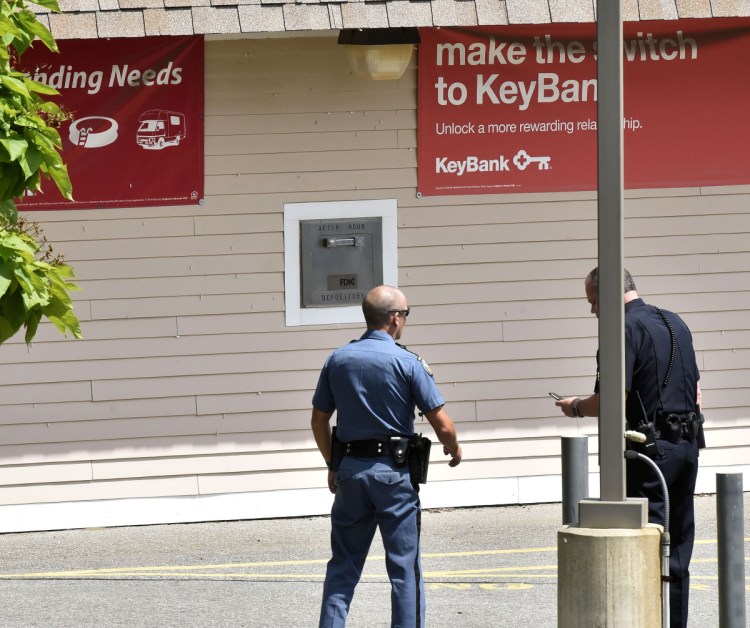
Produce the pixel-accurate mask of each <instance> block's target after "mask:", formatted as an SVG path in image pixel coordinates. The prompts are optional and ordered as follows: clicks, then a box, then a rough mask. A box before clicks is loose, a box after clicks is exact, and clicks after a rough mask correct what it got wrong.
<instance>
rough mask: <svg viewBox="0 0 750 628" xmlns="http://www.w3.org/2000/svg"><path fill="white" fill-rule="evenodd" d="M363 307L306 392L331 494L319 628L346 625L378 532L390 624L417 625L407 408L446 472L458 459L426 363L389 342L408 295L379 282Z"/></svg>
mask: <svg viewBox="0 0 750 628" xmlns="http://www.w3.org/2000/svg"><path fill="white" fill-rule="evenodd" d="M362 310H363V312H364V316H365V322H366V323H367V331H366V332H365V333H364V335H363V336H362V337H361V338H360V339H359V340H356V341H353V342H351V343H349V344H348V345H345V346H344V347H341V348H340V349H338V350H336V351H334V352H333V353H332V354H331V355H330V356H329V357H328V359H327V360H326V362H325V364H324V366H323V369H322V371H321V373H320V378H319V381H318V385H317V388H316V390H315V394H314V396H313V410H312V421H311V426H312V431H313V435H314V437H315V442H316V444H317V446H318V449H319V450H320V452H321V454H322V455H323V458H324V459H325V461H326V463H327V464H328V468H329V471H328V487H329V489H330V490H331V492H332V493H334V495H335V498H334V503H333V508H332V510H331V526H332V530H331V549H332V557H331V560H330V561H329V562H328V567H327V569H326V579H325V584H324V587H323V603H322V608H321V613H320V626H321V628H322V627H326V628H328V627H333V626H344V625H345V623H346V617H347V614H348V612H349V606H350V604H351V600H352V597H353V595H354V588H355V587H356V585H357V583H358V582H359V578H360V576H361V573H362V568H363V567H364V564H365V559H366V558H367V553H368V551H369V549H370V543H371V542H372V539H373V536H374V534H375V530H376V528H379V529H380V533H381V536H382V539H383V546H384V548H385V553H386V568H387V571H388V576H389V578H390V581H391V626H392V627H395V626H399V627H402V628H413V627H422V626H424V619H425V604H424V583H423V581H422V566H421V559H420V549H419V532H420V516H421V511H420V503H419V494H418V490H417V485H416V484H413V483H412V478H411V475H410V473H411V472H410V469H409V465H408V464H403V463H402V454H403V450H402V449H401V447H402V446H403V443H404V442H405V438H408V437H410V436H411V435H413V434H414V410H415V407H416V408H418V409H419V410H420V412H422V413H423V414H424V415H425V417H426V418H427V420H428V421H429V422H430V425H431V426H432V427H433V429H434V430H435V434H436V435H437V437H438V440H439V441H440V442H441V443H442V444H443V453H445V455H449V456H450V457H451V460H450V462H449V465H450V466H452V467H454V466H456V465H457V464H459V463H460V462H461V446H460V445H459V443H458V439H457V436H456V430H455V427H454V425H453V421H452V420H451V419H450V417H449V416H448V414H447V413H446V412H445V411H444V410H443V404H444V400H443V397H442V396H441V395H440V392H439V391H438V389H437V386H436V385H435V382H434V379H433V376H432V372H431V371H430V369H429V367H428V366H427V364H426V363H425V362H424V361H423V360H422V359H421V358H419V357H418V356H417V355H415V354H414V353H411V352H410V351H407V350H406V349H405V348H404V347H402V346H401V345H399V344H397V343H396V340H398V339H399V338H400V337H401V333H402V331H403V329H404V325H405V324H406V317H407V316H408V315H409V311H410V310H409V306H408V304H407V301H406V296H405V295H404V294H403V293H402V292H401V291H400V290H398V289H396V288H393V287H390V286H378V287H376V288H373V289H372V290H370V291H369V292H368V293H367V295H366V296H365V299H364V301H363V303H362ZM334 412H336V413H337V417H336V420H337V425H336V430H335V432H334V435H333V437H332V431H331V426H330V420H331V417H332V416H333V413H334ZM334 438H335V440H334ZM394 443H395V445H394ZM339 454H341V455H339ZM332 457H333V458H332ZM332 467H333V468H332Z"/></svg>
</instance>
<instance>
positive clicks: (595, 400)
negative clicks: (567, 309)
mask: <svg viewBox="0 0 750 628" xmlns="http://www.w3.org/2000/svg"><path fill="white" fill-rule="evenodd" d="M623 287H624V293H625V296H624V301H625V391H626V399H625V418H626V419H627V424H628V426H627V427H628V429H632V430H637V431H639V432H642V433H643V434H644V435H645V436H646V438H647V440H646V443H644V444H643V445H637V444H636V445H630V446H632V447H634V448H635V449H637V450H639V451H641V452H642V453H644V454H646V455H648V456H650V457H651V458H653V459H654V462H655V463H656V464H657V466H658V467H659V469H660V471H661V472H662V474H663V475H664V480H665V481H666V484H667V489H668V492H669V510H670V516H669V534H670V559H669V574H670V586H669V598H670V600H669V601H670V604H669V606H670V609H669V610H670V624H671V626H672V628H685V627H686V626H687V617H688V593H689V588H688V587H689V584H690V572H689V565H690V558H691V556H692V553H693V542H694V539H695V511H694V506H693V501H694V500H693V495H694V493H695V482H696V477H697V474H698V449H699V447H703V446H704V443H703V426H702V424H703V416H702V415H701V409H700V405H701V393H700V385H699V383H698V380H699V378H700V374H699V373H698V366H697V363H696V359H695V350H694V348H693V339H692V335H691V334H690V330H689V329H688V327H687V325H686V324H685V322H684V321H683V320H682V319H681V318H680V317H679V316H677V314H674V313H673V312H668V311H666V310H662V309H660V308H657V307H654V306H652V305H647V304H646V303H645V302H644V301H643V299H641V298H640V297H639V296H638V293H637V292H636V289H635V282H634V281H633V277H632V275H631V274H630V273H629V272H628V271H627V270H625V272H624V284H623ZM585 289H586V298H587V300H588V302H589V304H590V305H591V313H592V314H595V315H596V316H597V317H598V316H599V269H598V268H595V269H594V270H592V271H591V272H590V273H589V274H588V276H587V277H586V282H585ZM597 362H598V356H597ZM555 405H557V406H559V407H560V408H561V409H562V411H563V412H564V413H565V414H566V415H567V416H570V417H582V416H599V376H598V368H597V381H596V384H595V386H594V394H593V395H591V396H590V397H587V398H586V399H579V398H578V397H568V398H566V399H561V400H560V401H557V402H555ZM626 482H627V494H628V497H646V498H648V508H649V521H650V522H651V523H657V524H659V525H662V526H663V525H664V523H665V501H664V495H663V492H662V488H661V483H660V481H659V478H658V477H657V476H656V474H655V472H654V471H653V470H652V469H651V467H650V466H649V465H646V464H645V463H643V462H642V461H640V460H628V461H627V463H626Z"/></svg>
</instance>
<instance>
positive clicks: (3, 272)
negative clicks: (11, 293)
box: [0, 263, 15, 297]
mask: <svg viewBox="0 0 750 628" xmlns="http://www.w3.org/2000/svg"><path fill="white" fill-rule="evenodd" d="M13 281H15V275H14V274H13V271H12V270H11V269H10V268H8V265H7V264H5V263H0V297H2V295H4V294H5V293H6V292H7V291H8V288H10V287H11V285H12V284H13Z"/></svg>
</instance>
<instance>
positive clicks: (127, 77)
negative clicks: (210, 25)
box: [19, 36, 204, 210]
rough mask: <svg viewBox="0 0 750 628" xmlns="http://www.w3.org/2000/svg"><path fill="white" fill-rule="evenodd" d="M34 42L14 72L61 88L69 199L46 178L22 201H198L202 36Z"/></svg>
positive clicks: (35, 204) (32, 204) (75, 205)
mask: <svg viewBox="0 0 750 628" xmlns="http://www.w3.org/2000/svg"><path fill="white" fill-rule="evenodd" d="M58 46H59V49H60V52H59V53H57V54H56V53H52V52H50V51H48V50H47V49H46V48H45V47H44V46H43V45H41V43H39V42H37V44H35V45H34V47H33V48H32V49H30V50H28V51H27V52H26V53H24V55H23V56H22V57H21V61H20V64H19V66H20V67H19V69H21V70H22V71H24V72H26V73H27V74H28V75H30V76H31V78H33V79H35V80H37V81H40V82H42V83H46V84H48V85H50V86H52V87H54V88H56V89H57V90H58V91H59V92H60V96H59V97H55V101H56V102H58V104H60V105H61V106H62V107H63V108H64V109H65V110H66V111H68V112H70V113H71V114H72V119H71V120H69V121H66V122H64V123H63V124H62V125H61V126H60V128H59V129H58V130H59V132H60V136H61V138H62V143H63V151H62V158H63V161H64V162H65V163H66V164H67V166H68V173H69V175H70V179H71V183H72V185H73V197H74V199H75V200H74V201H66V200H65V199H63V198H62V196H61V195H60V193H59V191H58V190H57V188H56V187H55V185H54V183H52V182H51V181H45V183H44V185H43V191H42V193H38V194H34V195H33V196H27V197H26V198H25V199H24V200H23V202H22V203H21V204H20V205H19V209H21V210H30V209H88V208H96V207H141V206H153V205H187V204H198V203H200V202H201V201H202V200H203V113H204V94H203V71H204V55H203V37H201V36H187V37H144V38H132V39H85V40H62V41H59V42H58Z"/></svg>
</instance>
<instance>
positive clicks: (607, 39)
mask: <svg viewBox="0 0 750 628" xmlns="http://www.w3.org/2000/svg"><path fill="white" fill-rule="evenodd" d="M596 41H597V85H598V88H597V98H598V103H597V120H598V122H597V124H598V127H597V147H598V158H597V159H598V161H597V163H598V189H599V196H598V198H599V203H598V231H599V233H598V236H599V359H600V362H599V371H600V374H601V383H600V406H599V408H600V409H599V443H600V445H599V451H600V459H601V475H600V487H601V491H600V493H601V497H600V499H601V500H602V501H614V502H616V501H625V459H624V457H623V451H624V441H623V439H622V432H623V429H624V416H625V378H624V373H623V372H624V366H623V365H624V352H625V351H624V346H625V345H624V338H623V336H624V333H623V330H624V328H625V311H624V304H623V271H622V268H623V265H622V231H623V229H622V226H623V218H622V208H623V204H624V203H623V189H624V177H623V162H624V150H623V130H622V121H623V104H622V91H623V89H622V56H623V37H622V0H617V1H615V2H613V1H612V0H597V34H596Z"/></svg>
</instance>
